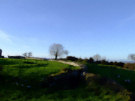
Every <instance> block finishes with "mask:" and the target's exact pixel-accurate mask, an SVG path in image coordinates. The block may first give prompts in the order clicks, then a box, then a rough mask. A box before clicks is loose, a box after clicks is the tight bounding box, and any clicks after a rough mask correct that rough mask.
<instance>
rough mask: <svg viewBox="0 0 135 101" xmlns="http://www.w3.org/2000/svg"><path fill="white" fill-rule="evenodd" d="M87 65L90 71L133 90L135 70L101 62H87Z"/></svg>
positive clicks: (134, 90) (134, 89)
mask: <svg viewBox="0 0 135 101" xmlns="http://www.w3.org/2000/svg"><path fill="white" fill-rule="evenodd" d="M87 66H88V71H89V72H90V73H95V74H99V75H100V76H102V77H107V78H110V79H113V80H116V81H117V82H118V83H119V84H121V85H122V86H124V87H125V88H127V89H129V90H130V91H132V92H135V86H134V85H135V79H134V77H135V71H133V70H128V69H122V68H120V67H118V66H112V65H103V64H88V65H87Z"/></svg>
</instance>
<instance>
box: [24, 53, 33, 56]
mask: <svg viewBox="0 0 135 101" xmlns="http://www.w3.org/2000/svg"><path fill="white" fill-rule="evenodd" d="M23 56H24V57H32V52H28V53H27V52H25V53H23Z"/></svg>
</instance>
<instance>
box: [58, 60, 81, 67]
mask: <svg viewBox="0 0 135 101" xmlns="http://www.w3.org/2000/svg"><path fill="white" fill-rule="evenodd" d="M58 62H61V63H64V64H69V65H72V66H79V67H80V65H79V64H77V63H75V62H67V61H62V60H58Z"/></svg>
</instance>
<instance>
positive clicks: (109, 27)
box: [0, 0, 135, 60]
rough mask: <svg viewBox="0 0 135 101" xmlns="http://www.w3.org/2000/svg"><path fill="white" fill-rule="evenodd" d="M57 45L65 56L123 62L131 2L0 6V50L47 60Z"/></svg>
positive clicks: (7, 0)
mask: <svg viewBox="0 0 135 101" xmlns="http://www.w3.org/2000/svg"><path fill="white" fill-rule="evenodd" d="M53 43H60V44H62V45H63V46H64V47H65V49H67V50H68V51H69V55H74V56H77V57H90V56H93V55H95V54H100V55H101V56H105V57H106V58H107V59H113V60H118V59H127V56H128V54H130V53H135V1H134V0H0V48H1V49H3V54H4V55H5V56H6V55H21V54H22V53H24V52H27V51H32V52H33V54H34V56H39V57H49V46H50V45H51V44H53Z"/></svg>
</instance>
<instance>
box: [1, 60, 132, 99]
mask: <svg viewBox="0 0 135 101" xmlns="http://www.w3.org/2000/svg"><path fill="white" fill-rule="evenodd" d="M90 67H91V66H90ZM65 68H70V69H72V70H74V69H79V67H74V66H71V65H67V64H62V63H59V62H56V61H43V60H29V59H28V60H27V59H26V60H25V59H0V101H129V100H130V96H129V92H128V91H127V90H124V89H123V90H121V91H117V92H116V91H115V90H113V89H112V88H111V86H110V87H107V86H106V85H100V84H99V83H98V82H97V81H96V80H94V79H93V80H91V81H89V80H87V79H86V81H87V82H86V83H85V82H82V83H81V84H79V86H77V87H76V88H74V89H68V90H62V89H57V88H43V87H42V86H40V85H37V84H40V83H41V82H43V81H44V80H46V79H45V78H47V77H49V76H50V75H52V74H57V75H58V74H60V73H61V72H62V71H63V70H64V69H65ZM95 69H96V68H95ZM93 71H94V69H93ZM16 82H19V84H16ZM22 84H23V86H22ZM28 85H30V86H31V88H27V87H26V86H28Z"/></svg>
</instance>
